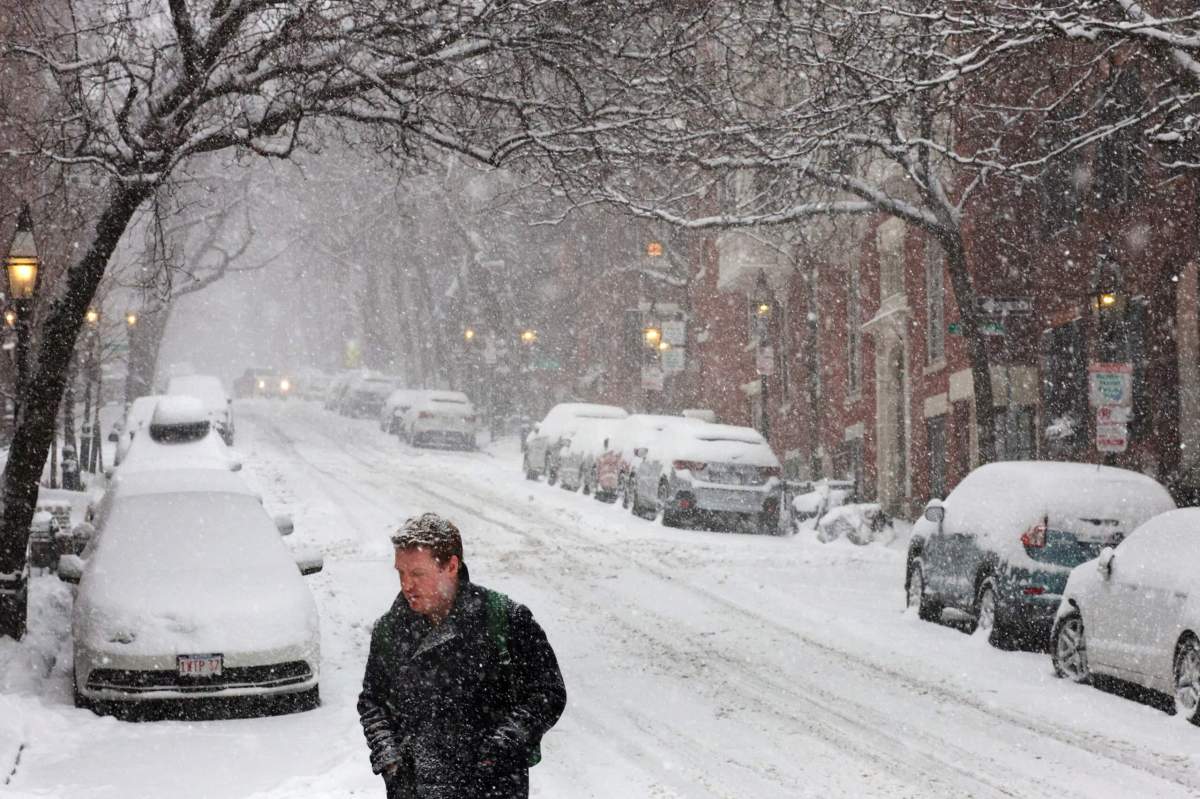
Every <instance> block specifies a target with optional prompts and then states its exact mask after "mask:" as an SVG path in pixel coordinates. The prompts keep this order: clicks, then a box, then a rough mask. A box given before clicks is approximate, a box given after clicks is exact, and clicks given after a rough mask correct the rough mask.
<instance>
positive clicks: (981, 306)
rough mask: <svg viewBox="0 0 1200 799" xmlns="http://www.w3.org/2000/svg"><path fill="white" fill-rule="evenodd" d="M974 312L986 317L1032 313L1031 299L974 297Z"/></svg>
mask: <svg viewBox="0 0 1200 799" xmlns="http://www.w3.org/2000/svg"><path fill="white" fill-rule="evenodd" d="M975 310H977V311H979V312H980V313H982V314H987V315H988V316H1002V315H1003V314H1010V313H1013V314H1017V313H1019V314H1026V313H1033V298H1031V297H976V298H975Z"/></svg>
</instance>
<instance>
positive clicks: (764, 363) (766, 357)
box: [755, 347, 775, 377]
mask: <svg viewBox="0 0 1200 799" xmlns="http://www.w3.org/2000/svg"><path fill="white" fill-rule="evenodd" d="M755 365H756V366H757V367H758V373H759V374H760V375H765V376H766V377H770V376H771V375H773V374H775V348H774V347H759V348H758V357H757V358H756V359H755Z"/></svg>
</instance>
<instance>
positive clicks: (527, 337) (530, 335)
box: [521, 328, 538, 345]
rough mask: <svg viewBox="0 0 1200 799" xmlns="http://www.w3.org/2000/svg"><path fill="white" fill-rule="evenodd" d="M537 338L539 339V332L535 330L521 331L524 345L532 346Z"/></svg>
mask: <svg viewBox="0 0 1200 799" xmlns="http://www.w3.org/2000/svg"><path fill="white" fill-rule="evenodd" d="M537 338H538V334H537V331H536V330H534V329H533V328H529V329H527V330H522V331H521V343H522V344H526V345H532V344H533V343H534V342H535V341H537Z"/></svg>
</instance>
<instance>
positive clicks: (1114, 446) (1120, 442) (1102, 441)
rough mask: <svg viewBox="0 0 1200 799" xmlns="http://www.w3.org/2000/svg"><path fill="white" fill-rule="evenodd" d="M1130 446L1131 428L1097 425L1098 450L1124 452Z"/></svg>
mask: <svg viewBox="0 0 1200 799" xmlns="http://www.w3.org/2000/svg"><path fill="white" fill-rule="evenodd" d="M1128 446H1129V428H1128V427H1126V426H1125V425H1123V424H1097V425H1096V450H1097V451H1099V452H1124V451H1125V449H1126V448H1127V447H1128Z"/></svg>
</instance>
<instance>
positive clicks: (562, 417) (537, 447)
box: [524, 402, 629, 485]
mask: <svg viewBox="0 0 1200 799" xmlns="http://www.w3.org/2000/svg"><path fill="white" fill-rule="evenodd" d="M627 416H629V412H628V411H626V410H625V409H624V408H618V407H617V406H615V405H594V404H591V403H587V402H562V403H559V404H558V405H555V406H554V407H553V408H551V409H550V412H549V413H547V414H546V418H545V419H542V421H540V422H538V423H537V424H535V425H534V426H533V429H532V430H530V431H529V435H528V436H526V437H525V455H524V469H525V478H526V479H528V480H536V479H538V478H539V477H541V476H542V475H545V476H546V481H547V482H548V483H550V484H552V485H553V484H554V482H555V481H556V480H557V479H558V455H559V450H560V449H561V448H562V446H563V445H564V444H566V443H567V437H568V434H569V433H570V432H571V431H572V430H574V429H575V427H576V425H578V424H579V420H581V419H624V418H625V417H627Z"/></svg>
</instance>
